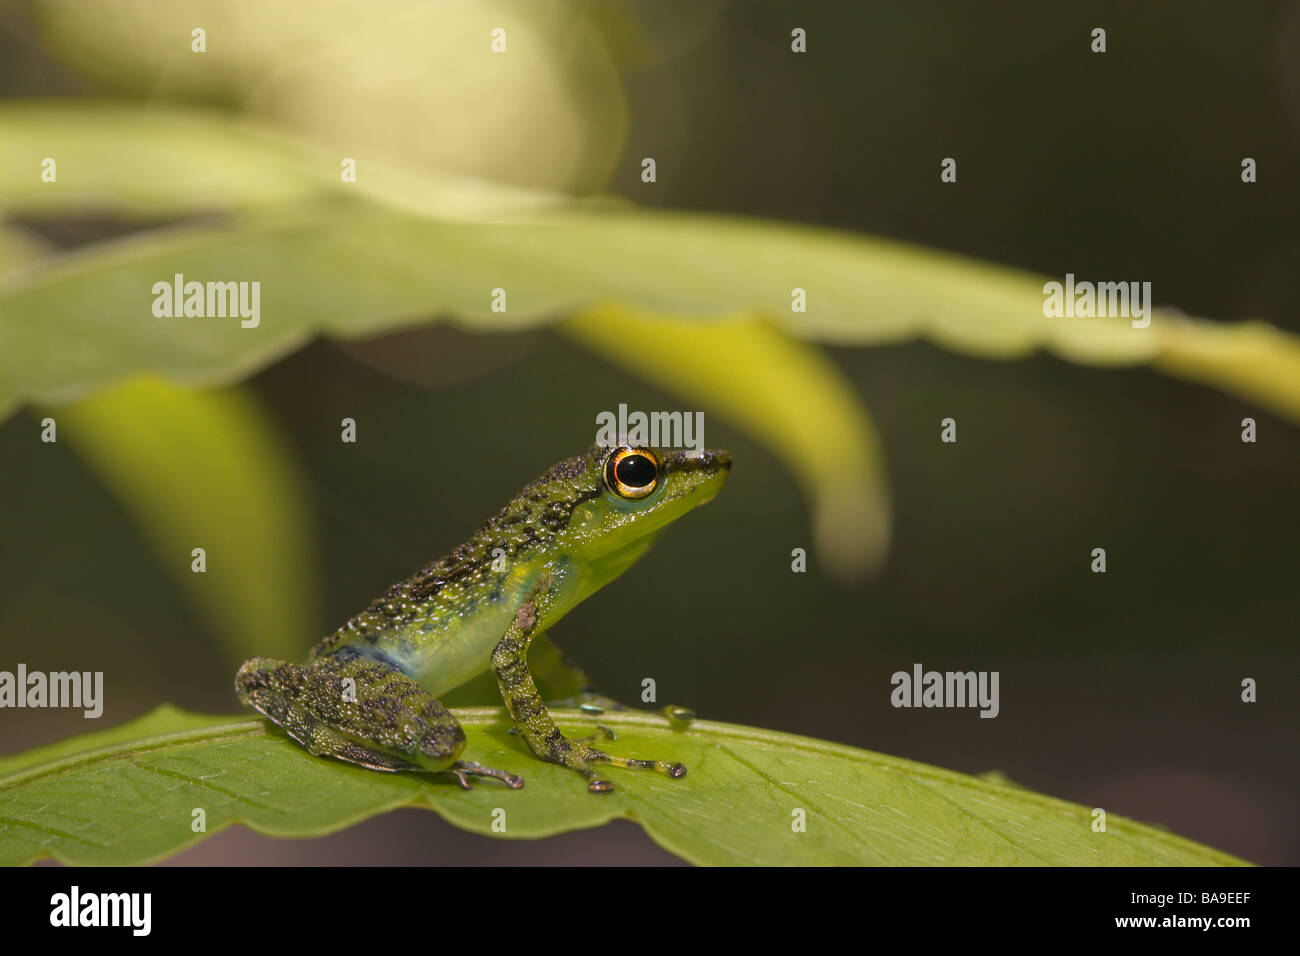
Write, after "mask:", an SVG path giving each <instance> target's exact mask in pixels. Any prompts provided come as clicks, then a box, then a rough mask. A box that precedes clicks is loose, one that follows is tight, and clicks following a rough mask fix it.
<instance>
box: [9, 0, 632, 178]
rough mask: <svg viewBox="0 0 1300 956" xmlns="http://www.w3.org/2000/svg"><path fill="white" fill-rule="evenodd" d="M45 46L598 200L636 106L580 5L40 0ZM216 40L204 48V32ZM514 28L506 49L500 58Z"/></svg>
mask: <svg viewBox="0 0 1300 956" xmlns="http://www.w3.org/2000/svg"><path fill="white" fill-rule="evenodd" d="M30 7H31V10H32V16H33V18H34V20H35V22H36V24H37V26H38V29H39V31H40V33H41V38H42V47H43V48H44V49H45V50H46V51H47V52H48V53H49V54H50V55H52V56H54V57H55V58H56V59H59V60H60V61H62V62H64V63H66V64H68V65H69V66H71V67H72V68H73V69H75V70H77V71H78V72H80V73H82V74H83V75H86V76H88V77H90V78H92V79H93V80H94V81H95V82H97V83H98V84H100V85H101V86H102V87H103V88H105V89H108V90H114V91H121V92H123V93H126V94H129V95H133V96H136V97H140V98H151V99H177V98H179V99H188V100H198V101H201V102H205V103H220V104H223V105H226V106H229V107H237V108H239V109H241V110H242V111H244V112H245V113H247V114H248V115H250V116H257V117H260V118H261V119H262V120H264V121H265V122H266V123H267V124H268V125H271V126H274V127H276V128H279V129H285V130H289V131H292V132H293V133H294V134H295V135H298V136H302V137H306V138H309V139H313V140H315V141H316V142H319V143H323V144H328V146H329V152H330V153H331V155H332V161H331V163H330V166H332V168H333V175H334V176H335V177H336V178H337V176H338V171H339V162H340V160H341V159H342V158H343V157H344V156H349V157H353V158H355V159H357V161H358V166H359V169H360V171H361V176H362V177H363V178H364V176H365V175H366V172H367V169H368V166H369V164H370V163H371V162H372V161H374V160H377V159H382V160H384V161H390V160H391V161H396V162H400V163H404V164H406V165H408V166H411V167H413V168H432V167H437V168H439V169H444V170H450V171H458V172H460V173H463V174H465V175H473V176H477V177H482V178H484V179H489V180H495V181H498V182H503V183H514V184H517V185H522V186H529V187H532V188H538V189H558V190H568V191H575V192H591V191H594V190H598V189H600V188H602V187H603V186H604V185H605V183H606V181H607V180H608V178H609V175H610V173H611V171H612V170H613V169H614V167H615V166H616V164H617V163H618V162H619V161H620V158H621V154H622V149H623V142H624V140H625V138H626V135H627V123H628V121H627V107H626V103H625V102H624V95H623V87H622V83H621V82H620V79H619V75H618V72H617V69H616V68H615V65H614V62H613V59H612V57H611V55H610V53H609V51H608V50H607V49H606V45H605V43H604V41H603V40H602V37H601V35H600V34H599V33H598V32H597V31H595V30H594V29H593V28H592V27H591V26H589V25H588V22H587V18H586V17H585V16H584V15H583V10H582V8H581V7H580V6H578V5H575V4H559V3H545V4H520V3H513V2H509V0H440V2H438V3H427V2H424V0H330V2H326V3H316V4H313V5H312V8H311V13H310V15H304V13H303V8H302V6H301V4H299V3H298V2H296V0H287V2H286V0H281V2H274V0H251V2H250V0H168V2H167V3H163V4H160V3H158V2H157V0H97V2H96V3H93V4H85V3H83V2H72V3H68V2H62V0H35V2H33V3H31V5H30ZM195 27H202V28H203V29H204V30H206V32H207V37H206V45H207V50H206V52H205V53H202V54H195V53H194V52H193V51H192V49H191V31H192V30H193V29H194V28H195ZM497 28H500V29H502V30H504V31H505V34H506V36H505V40H506V52H505V53H504V54H498V53H494V52H493V50H492V41H493V37H492V31H493V30H494V29H497Z"/></svg>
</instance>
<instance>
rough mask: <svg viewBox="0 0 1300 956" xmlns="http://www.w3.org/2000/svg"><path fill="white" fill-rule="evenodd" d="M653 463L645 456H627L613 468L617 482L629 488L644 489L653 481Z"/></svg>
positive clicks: (654, 471) (654, 470) (654, 469)
mask: <svg viewBox="0 0 1300 956" xmlns="http://www.w3.org/2000/svg"><path fill="white" fill-rule="evenodd" d="M656 470H657V469H656V468H655V463H654V461H653V460H652V459H651V458H649V457H648V456H646V455H628V456H627V457H626V458H623V459H622V460H620V461H619V463H618V464H617V465H615V466H614V474H615V475H617V476H618V480H619V481H621V482H622V483H623V484H625V485H627V486H628V487H629V488H644V487H645V486H646V485H648V484H650V483H651V482H652V481H654V480H655V473H656Z"/></svg>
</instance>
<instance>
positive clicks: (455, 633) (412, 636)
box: [358, 600, 515, 697]
mask: <svg viewBox="0 0 1300 956" xmlns="http://www.w3.org/2000/svg"><path fill="white" fill-rule="evenodd" d="M514 613H515V607H514V602H513V601H506V600H498V601H494V602H492V604H490V605H487V606H484V605H483V604H480V605H479V606H478V607H477V608H476V609H475V610H474V613H473V614H472V615H467V614H465V613H463V612H458V611H457V610H454V609H443V610H441V611H439V612H435V613H434V614H431V615H430V616H429V617H428V618H427V619H425V620H423V621H418V622H413V623H411V624H409V625H406V626H401V627H398V628H395V629H394V630H392V631H390V632H389V633H387V634H385V635H384V636H383V637H382V638H380V640H378V641H377V642H375V643H374V644H372V645H370V647H369V648H367V649H366V650H368V651H369V652H370V653H376V652H377V654H378V655H382V656H383V658H384V659H386V660H388V661H390V662H391V663H393V664H396V665H397V666H398V667H400V668H401V669H402V671H403V672H405V673H406V674H407V675H409V676H410V677H412V678H414V679H415V680H416V681H418V682H419V683H420V686H422V687H423V688H424V689H425V690H427V691H428V692H429V693H430V694H432V695H433V696H434V697H441V696H442V695H443V694H445V693H446V692H447V691H449V690H452V689H453V688H456V687H459V686H460V685H461V684H464V683H465V682H466V681H468V680H471V679H473V678H475V677H477V676H478V675H479V674H482V673H483V672H484V671H485V670H487V669H488V667H489V665H490V663H491V660H492V648H493V647H495V646H496V643H497V641H499V640H501V636H502V635H503V634H504V633H505V632H506V628H507V627H509V625H510V621H511V618H512V617H513V616H514ZM358 649H360V648H358Z"/></svg>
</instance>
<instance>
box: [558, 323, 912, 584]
mask: <svg viewBox="0 0 1300 956" xmlns="http://www.w3.org/2000/svg"><path fill="white" fill-rule="evenodd" d="M560 329H561V330H563V331H564V332H566V333H567V334H569V335H571V336H572V337H574V338H575V339H577V340H578V341H579V342H581V343H583V344H584V345H586V346H588V347H589V348H591V349H593V350H594V351H596V352H597V353H599V354H601V355H603V356H605V357H606V358H608V359H610V360H611V361H614V362H617V363H618V364H620V365H622V366H623V367H624V368H625V369H627V370H628V371H629V372H631V373H632V374H633V375H636V376H637V377H638V378H642V379H645V380H647V381H650V382H654V383H656V384H658V385H660V386H661V387H663V388H664V389H666V390H668V391H672V392H675V393H676V394H678V395H681V396H683V397H684V398H686V399H687V400H688V401H694V402H698V403H699V405H700V407H701V408H703V409H705V410H706V411H707V412H709V413H716V414H717V415H718V416H719V417H720V418H722V419H724V420H726V421H728V422H730V423H731V424H732V425H734V426H735V427H736V428H737V429H739V430H741V431H745V432H748V433H749V434H751V435H754V436H756V437H757V438H758V440H759V441H761V442H763V443H764V444H766V445H767V446H768V447H769V448H770V449H771V450H772V451H773V452H774V453H775V454H776V455H777V457H779V458H780V459H781V460H782V461H784V462H786V463H787V464H789V466H790V467H791V469H792V470H793V471H794V473H795V475H796V476H797V477H798V478H799V480H800V482H801V483H802V484H803V487H804V491H805V493H806V494H807V495H808V497H809V499H810V500H811V501H812V502H813V515H814V517H813V528H814V532H815V534H816V542H817V553H818V557H819V559H820V561H821V562H822V566H823V567H824V568H825V570H826V571H828V572H829V573H831V574H835V575H837V576H839V577H841V578H845V579H849V578H853V577H855V576H860V575H861V573H862V572H863V571H864V570H865V569H869V568H874V567H876V566H877V565H878V564H879V563H880V561H881V560H882V559H883V558H884V555H885V551H886V550H887V549H888V545H889V492H888V489H887V488H886V482H885V473H884V466H883V463H882V460H881V459H882V453H881V448H880V438H879V436H878V435H877V434H876V430H875V427H874V426H873V425H872V423H871V420H870V419H869V417H868V416H867V413H866V411H865V410H864V409H863V407H862V404H861V403H860V402H859V401H858V397H857V395H856V394H855V393H854V392H853V389H852V388H851V387H850V386H849V384H848V383H847V382H845V381H844V379H843V377H842V376H841V375H840V373H839V371H838V370H837V369H836V368H835V366H834V365H833V364H832V363H831V362H830V361H829V360H828V359H827V358H826V357H825V356H824V355H823V354H822V353H821V352H820V351H818V350H817V349H815V348H812V347H811V346H808V345H805V344H803V343H802V342H798V341H796V340H794V339H791V338H790V337H789V336H787V335H785V334H783V333H781V332H779V331H777V330H776V329H774V328H773V327H772V326H771V325H769V324H767V323H766V322H760V321H754V320H748V319H735V320H729V321H722V322H714V323H708V324H702V323H699V322H684V321H681V320H679V319H674V318H673V317H671V316H664V315H641V314H637V313H634V312H632V311H631V310H629V309H626V308H622V307H620V306H605V307H599V308H595V309H589V310H587V311H585V312H583V313H582V314H580V315H579V316H577V317H575V318H573V319H570V320H569V321H567V322H565V323H563V324H562V325H561V326H560Z"/></svg>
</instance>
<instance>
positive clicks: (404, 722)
mask: <svg viewBox="0 0 1300 956" xmlns="http://www.w3.org/2000/svg"><path fill="white" fill-rule="evenodd" d="M235 692H236V693H237V694H238V695H239V699H240V700H241V701H243V702H244V704H246V705H247V706H249V707H252V708H253V709H254V710H257V711H259V712H261V713H262V714H265V715H266V716H267V717H268V718H270V719H271V720H272V721H274V722H275V723H276V724H278V725H279V726H280V727H281V728H283V729H284V731H285V732H286V733H287V734H288V735H289V736H290V737H292V738H293V739H294V740H296V741H298V742H299V743H300V744H302V745H303V746H304V747H306V748H307V750H308V751H310V752H311V753H313V754H316V755H318V756H320V755H324V756H330V757H334V758H336V759H338V760H344V761H347V762H348V763H354V764H357V765H359V766H362V767H366V768H368V769H370V770H384V771H389V772H396V771H403V770H430V771H448V772H451V773H454V774H455V775H456V777H457V778H458V779H459V780H460V782H461V784H462V786H467V785H468V783H467V781H466V779H465V775H466V774H469V775H474V776H485V777H494V778H496V779H498V780H501V781H503V782H504V783H506V784H507V785H508V786H510V787H514V788H518V787H521V786H523V780H522V779H520V778H519V777H516V776H514V775H513V774H508V773H505V772H504V771H500V770H492V769H491V768H489V767H483V766H481V765H479V764H476V763H473V762H470V761H462V760H459V759H458V758H459V756H460V753H461V751H462V750H464V749H465V732H464V731H463V730H462V729H461V726H460V724H459V723H458V722H457V720H456V718H455V717H454V716H453V715H452V713H451V711H449V710H447V708H446V707H444V706H443V705H442V704H441V703H440V702H439V701H438V700H437V699H436V698H434V697H433V696H432V695H430V694H429V692H428V691H426V690H425V689H424V688H423V687H421V686H420V685H419V684H418V683H417V682H416V681H414V680H412V679H411V678H410V677H407V676H406V675H405V674H403V673H402V672H401V671H399V670H398V669H397V668H395V667H393V666H392V665H390V664H387V663H385V662H383V661H377V660H374V659H371V658H367V657H363V656H360V655H355V654H354V655H346V654H339V655H335V656H332V657H323V658H317V659H315V660H312V661H311V662H310V663H308V664H291V663H286V662H285V661H276V660H270V659H268V658H263V657H255V658H252V659H251V660H248V661H245V662H244V666H243V667H241V668H240V669H239V674H238V675H237V676H236V677H235Z"/></svg>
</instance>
